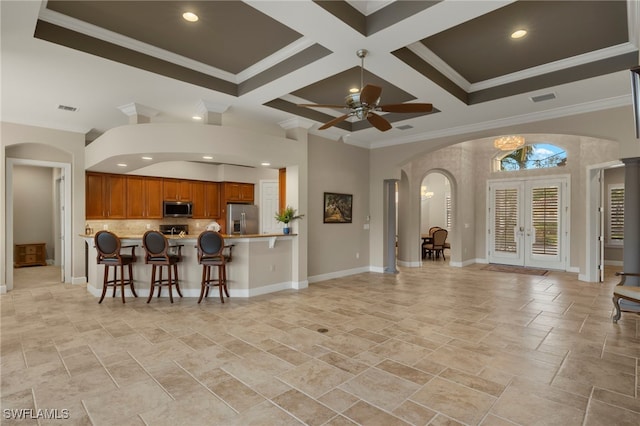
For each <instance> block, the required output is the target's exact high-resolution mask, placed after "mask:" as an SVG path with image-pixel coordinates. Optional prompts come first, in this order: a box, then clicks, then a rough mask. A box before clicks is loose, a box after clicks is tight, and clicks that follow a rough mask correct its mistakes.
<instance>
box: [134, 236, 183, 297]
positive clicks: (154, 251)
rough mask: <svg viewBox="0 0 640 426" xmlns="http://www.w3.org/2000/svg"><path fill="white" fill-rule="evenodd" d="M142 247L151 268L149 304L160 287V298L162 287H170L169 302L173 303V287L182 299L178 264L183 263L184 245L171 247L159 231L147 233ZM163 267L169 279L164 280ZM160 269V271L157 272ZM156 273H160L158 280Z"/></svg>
mask: <svg viewBox="0 0 640 426" xmlns="http://www.w3.org/2000/svg"><path fill="white" fill-rule="evenodd" d="M142 246H143V247H144V250H145V253H146V254H145V258H144V263H147V264H149V265H152V266H151V288H150V289H149V298H148V299H147V303H149V302H150V301H151V298H152V297H153V290H154V289H155V287H156V286H158V296H157V297H160V292H161V291H162V286H167V287H169V300H171V303H173V286H175V287H176V290H177V291H178V295H179V296H180V297H182V292H181V291H180V284H179V279H178V263H180V262H182V247H183V245H182V244H177V245H173V246H170V245H169V241H168V240H167V237H165V236H164V235H163V234H162V233H160V232H158V231H147V232H145V234H144V236H143V237H142ZM163 267H166V268H167V278H166V279H163V278H162V271H163V269H162V268H163ZM158 269H159V271H157V270H158ZM156 272H159V274H158V275H159V276H158V279H156Z"/></svg>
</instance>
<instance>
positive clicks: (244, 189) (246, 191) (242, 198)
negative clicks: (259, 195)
mask: <svg viewBox="0 0 640 426" xmlns="http://www.w3.org/2000/svg"><path fill="white" fill-rule="evenodd" d="M253 187H254V185H253V184H252V183H238V182H225V183H224V202H225V204H227V203H245V204H253Z"/></svg>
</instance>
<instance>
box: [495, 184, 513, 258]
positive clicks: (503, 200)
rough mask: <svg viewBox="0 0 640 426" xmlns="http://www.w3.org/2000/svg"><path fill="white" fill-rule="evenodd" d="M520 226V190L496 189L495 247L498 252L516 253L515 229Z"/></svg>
mask: <svg viewBox="0 0 640 426" xmlns="http://www.w3.org/2000/svg"><path fill="white" fill-rule="evenodd" d="M517 224H518V190H517V189H515V188H505V189H496V191H495V223H494V224H493V229H494V235H493V238H494V247H495V250H496V251H500V252H507V253H516V251H517V246H516V238H515V232H514V229H515V227H516V225H517Z"/></svg>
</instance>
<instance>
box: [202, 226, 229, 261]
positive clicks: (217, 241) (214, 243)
mask: <svg viewBox="0 0 640 426" xmlns="http://www.w3.org/2000/svg"><path fill="white" fill-rule="evenodd" d="M197 247H198V260H200V259H202V258H211V257H221V258H224V256H223V255H222V250H223V249H224V237H223V236H222V234H220V233H219V232H215V231H204V232H202V233H201V234H200V235H199V236H198V245H197Z"/></svg>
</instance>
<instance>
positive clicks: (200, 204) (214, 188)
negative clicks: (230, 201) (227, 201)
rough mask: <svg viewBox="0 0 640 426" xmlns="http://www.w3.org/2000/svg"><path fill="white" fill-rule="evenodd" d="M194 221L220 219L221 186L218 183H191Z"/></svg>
mask: <svg viewBox="0 0 640 426" xmlns="http://www.w3.org/2000/svg"><path fill="white" fill-rule="evenodd" d="M191 196H192V201H193V218H194V219H219V218H220V184H219V183H218V182H200V181H193V182H192V183H191Z"/></svg>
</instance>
